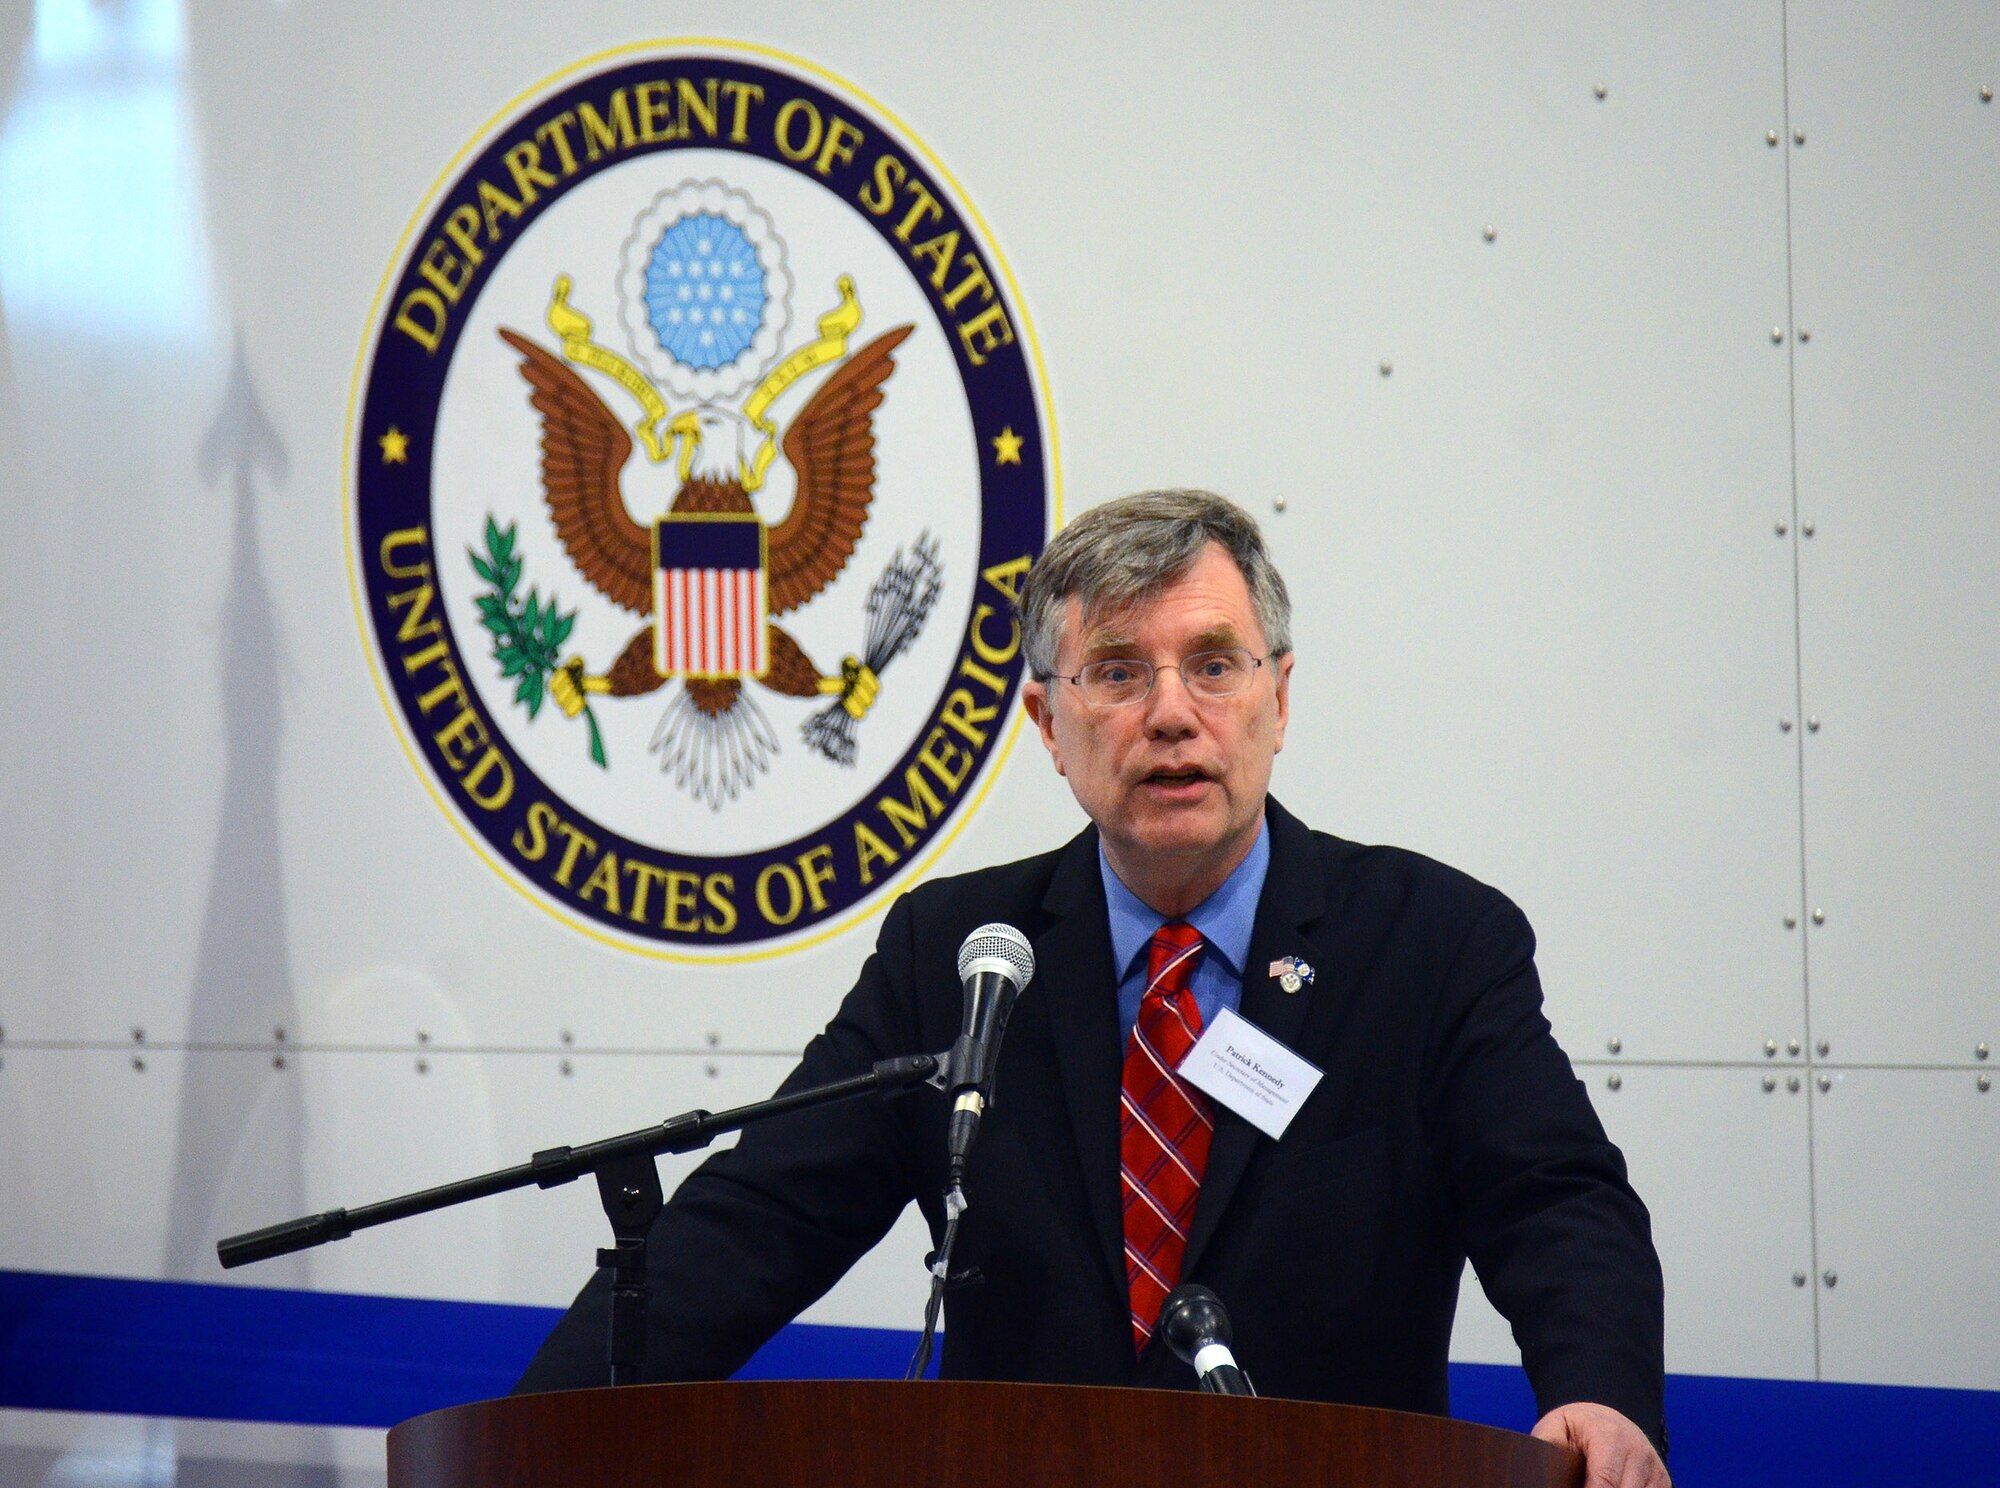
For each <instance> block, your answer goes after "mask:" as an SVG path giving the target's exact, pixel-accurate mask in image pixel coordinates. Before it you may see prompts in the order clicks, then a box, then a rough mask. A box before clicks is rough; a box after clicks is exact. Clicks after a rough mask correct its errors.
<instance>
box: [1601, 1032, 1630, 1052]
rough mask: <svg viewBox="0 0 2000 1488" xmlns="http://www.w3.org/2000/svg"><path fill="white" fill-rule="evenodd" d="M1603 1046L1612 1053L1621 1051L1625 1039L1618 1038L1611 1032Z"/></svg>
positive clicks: (1623, 1047) (1622, 1050)
mask: <svg viewBox="0 0 2000 1488" xmlns="http://www.w3.org/2000/svg"><path fill="white" fill-rule="evenodd" d="M1604 1047H1605V1048H1607V1049H1609V1050H1610V1051H1611V1052H1612V1053H1613V1054H1619V1053H1623V1052H1624V1049H1625V1040H1623V1039H1622V1038H1619V1037H1618V1036H1617V1035H1616V1034H1613V1035H1612V1036H1611V1037H1610V1038H1608V1039H1606V1040H1605V1041H1604Z"/></svg>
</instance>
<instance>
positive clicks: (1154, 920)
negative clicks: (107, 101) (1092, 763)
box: [1097, 822, 1271, 1049]
mask: <svg viewBox="0 0 2000 1488" xmlns="http://www.w3.org/2000/svg"><path fill="white" fill-rule="evenodd" d="M1270 866H1271V827H1270V823H1268V822H1264V823H1261V824H1260V825H1259V826H1258V829H1257V841H1256V843H1255V845H1253V846H1252V847H1251V849H1250V852H1249V855H1248V856H1246V857H1245V858H1244V859H1243V861H1242V862H1240V863H1238V864H1237V865H1236V870H1235V872H1233V873H1231V874H1230V875H1229V877H1227V878H1226V879H1224V880H1223V881H1222V886H1221V887H1220V888H1218V889H1217V890H1216V891H1215V892H1214V893H1213V894H1210V895H1209V896H1208V897H1207V898H1206V899H1204V900H1202V901H1201V903H1200V904H1198V905H1196V906H1195V907H1194V908H1193V909H1192V910H1190V911H1189V912H1188V913H1187V914H1186V915H1185V916H1184V918H1185V919H1186V920H1187V922H1188V923H1189V924H1190V925H1192V926H1194V928H1195V929H1196V930H1198V931H1200V932H1201V938H1202V939H1203V940H1205V941H1207V942H1208V948H1207V949H1206V950H1204V951H1203V952H1202V953H1201V959H1200V960H1198V961H1197V962H1195V967H1194V981H1193V987H1192V990H1193V992H1194V1001H1195V1006H1196V1007H1198V1008H1200V1009H1201V1026H1202V1027H1204V1028H1206V1027H1208V1025H1209V1024H1210V1022H1212V1021H1213V1020H1214V1018H1215V1014H1216V1011H1217V1009H1219V1008H1228V1009H1229V1010H1230V1011H1231V1012H1234V1011H1236V1009H1237V1008H1238V1007H1239V1006H1240V1005H1241V1003H1242V1001H1243V976H1244V966H1243V960H1244V958H1245V957H1246V956H1248V955H1249V954H1250V932H1251V930H1253V929H1254V928H1255V927H1256V924H1257V901H1258V900H1259V899H1260V898H1262V897H1263V894H1264V873H1265V870H1267V869H1268V868H1269V867H1270ZM1097 867H1098V871H1099V872H1100V873H1102V874H1103V875H1104V902H1105V904H1106V905H1107V907H1108V908H1109V909H1110V913H1111V957H1112V964H1113V965H1115V966H1116V967H1117V968H1118V1047H1119V1048H1120V1049H1124V1048H1126V1047H1127V1046H1129V1045H1130V1044H1131V1042H1132V1025H1133V1024H1135V1023H1137V1022H1138V1021H1139V999H1140V998H1142V997H1144V996H1145V995H1146V947H1147V945H1148V944H1150V943H1151V941H1152V939H1153V936H1154V934H1155V933H1156V932H1157V931H1158V930H1159V928H1160V926H1162V925H1164V924H1166V919H1165V917H1164V916H1162V915H1161V914H1160V913H1159V912H1158V911H1157V910H1154V909H1152V908H1151V907H1149V906H1148V905H1147V904H1146V902H1145V901H1144V900H1142V899H1141V898H1140V897H1139V896H1138V895H1137V894H1135V893H1133V892H1132V891H1131V890H1130V889H1128V888H1126V887H1125V883H1124V880H1122V879H1120V878H1119V877H1118V875H1117V874H1116V873H1114V872H1112V870H1111V863H1110V861H1109V860H1108V859H1107V858H1106V857H1105V856H1104V844H1103V842H1102V841H1100V842H1099V843H1098V844H1097Z"/></svg>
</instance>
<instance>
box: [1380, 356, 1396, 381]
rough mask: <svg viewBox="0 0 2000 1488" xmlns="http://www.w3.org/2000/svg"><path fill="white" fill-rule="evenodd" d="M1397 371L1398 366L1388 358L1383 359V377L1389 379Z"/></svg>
mask: <svg viewBox="0 0 2000 1488" xmlns="http://www.w3.org/2000/svg"><path fill="white" fill-rule="evenodd" d="M1395 370H1396V364H1395V363H1394V362H1392V361H1390V360H1389V359H1388V358H1387V357H1384V358H1383V359H1382V375H1383V376H1384V377H1387V376H1388V375H1389V374H1390V373H1391V372H1393V371H1395Z"/></svg>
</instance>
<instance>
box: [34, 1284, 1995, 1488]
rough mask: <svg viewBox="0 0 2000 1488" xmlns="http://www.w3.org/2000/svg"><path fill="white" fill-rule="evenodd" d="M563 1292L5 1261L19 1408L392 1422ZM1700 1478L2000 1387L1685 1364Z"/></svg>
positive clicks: (1470, 1367)
mask: <svg viewBox="0 0 2000 1488" xmlns="http://www.w3.org/2000/svg"><path fill="white" fill-rule="evenodd" d="M557 1316H558V1314H557V1312H556V1311H555V1310H554V1309H552V1308H545V1307H509V1306H503V1305H499V1304H487V1303H470V1302H438V1301H426V1300H422V1299H414V1298H402V1297H363V1296H349V1295H345V1294H341V1293H332V1292H294V1291H276V1290H270V1289H265V1288H256V1287H233V1286H214V1285H205V1284H197V1283H190V1282H171V1281H125V1280H117V1279H114V1278H110V1277H100V1276H61V1275H50V1274H46V1273H41V1272H30V1271H0V1406H11V1407H16V1408H21V1409H30V1410H74V1411H97V1412H111V1413H119V1414H132V1415H147V1416H206V1417H213V1418H220V1419H224V1420H241V1421H287V1422H298V1423H304V1424H308V1425H324V1426H390V1425H393V1424H395V1423H396V1422H397V1421H400V1420H403V1419H404V1418H406V1417H408V1416H413V1415H418V1414H420V1413H422V1412H424V1411H427V1410H435V1409H437V1408H438V1407H440V1406H446V1405H456V1404H459V1403H461V1402H463V1401H467V1400H480V1399H485V1398H488V1397H490V1396H494V1395H503V1394H505V1393H506V1392H507V1391H508V1389H510V1388H511V1387H512V1385H513V1383H514V1380H515V1378H516V1377H517V1376H518V1375H519V1374H520V1372H521V1369H522V1367H523V1366H524V1365H525V1364H526V1363H527V1361H528V1357H529V1356H530V1355H531V1354H532V1353H533V1352H534V1351H535V1347H536V1345H537V1344H539V1343H540V1342H541V1340H542V1337H543V1336H544V1335H545V1334H546V1333H547V1332H548V1330H549V1328H550V1326H551V1325H552V1324H553V1323H554V1322H555V1319H556V1317H557ZM915 1342H916V1335H915V1333H914V1332H903V1331H901V1330H897V1329H888V1328H832V1327H818V1326H812V1325H809V1324H794V1325H792V1326H791V1327H789V1328H786V1329H785V1330H784V1331H783V1332H781V1333H780V1334H779V1335H778V1336H777V1337H776V1338H774V1339H773V1340H772V1341H771V1342H770V1343H769V1344H768V1345H766V1346H765V1348H764V1349H763V1350H762V1351H761V1352H760V1353H759V1354H758V1355H757V1357H756V1358H754V1359H752V1360H751V1361H750V1363H749V1364H748V1365H746V1366H745V1367H744V1369H743V1370H742V1372H741V1373H740V1374H739V1375H738V1378H740V1379H893V1378H898V1377H900V1376H901V1374H902V1372H903V1367H904V1365H905V1363H906V1362H907V1361H908V1359H909V1356H910V1351H911V1349H912V1347H913V1346H914V1344H915ZM1451 1384H1452V1400H1453V1405H1454V1408H1455V1411H1456V1414H1458V1415H1459V1416H1460V1417H1462V1418H1463V1419H1466V1420H1470V1421H1483V1422H1486V1423H1488V1424H1490V1425H1495V1426H1507V1427H1511V1428H1513V1429H1515V1430H1520V1431H1525V1430H1527V1429H1528V1427H1529V1426H1531V1425H1532V1424H1533V1423H1534V1418H1535V1410H1534V1400H1533V1397H1532V1396H1531V1395H1530V1394H1529V1391H1528V1385H1527V1379H1526V1377H1525V1376H1524V1375H1523V1374H1522V1372H1521V1371H1520V1370H1519V1369H1517V1368H1512V1367H1509V1366H1503V1365H1495V1364H1454V1365H1453V1366H1452V1371H1451ZM1667 1421H1668V1425H1669V1429H1670V1430H1671V1431H1672V1433H1673V1447H1674V1451H1673V1462H1672V1466H1673V1469H1674V1476H1675V1477H1676V1479H1678V1480H1679V1481H1681V1482H1683V1483H1688V1484H1701V1485H1717V1488H1735V1485H1739V1484H1740V1485H1744V1488H1749V1485H1769V1484H1780V1483H1797V1484H1800V1485H1810V1488H1841V1485H1846V1484H1854V1485H1867V1488H1880V1485H1883V1484H1893V1483H1915V1482H1931V1481H1957V1482H1977V1481H1982V1480H1990V1479H1986V1478H1985V1477H1984V1475H1985V1474H1988V1473H1990V1472H1991V1471H1992V1463H1993V1450H1992V1443H1993V1442H1995V1441H1996V1440H2000V1392H1996V1391H1982V1390H1918V1389H1905V1388H1900V1387H1893V1386H1886V1385H1822V1384H1809V1383H1801V1382H1797V1381H1790V1380H1746V1379H1724V1378H1714V1377H1709V1376H1703V1375H1673V1376H1670V1377H1669V1378H1668V1380H1667Z"/></svg>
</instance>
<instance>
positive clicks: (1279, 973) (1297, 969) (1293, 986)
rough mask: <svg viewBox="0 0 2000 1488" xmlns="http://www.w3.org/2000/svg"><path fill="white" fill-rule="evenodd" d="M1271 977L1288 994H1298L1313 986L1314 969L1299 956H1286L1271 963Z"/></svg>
mask: <svg viewBox="0 0 2000 1488" xmlns="http://www.w3.org/2000/svg"><path fill="white" fill-rule="evenodd" d="M1271 975H1272V976H1274V977H1276V978H1277V980H1278V985H1279V986H1280V987H1282V988H1284V989H1285V990H1286V991H1287V992H1296V991H1298V990H1299V988H1301V987H1309V986H1311V985H1312V979H1313V969H1312V967H1311V966H1310V965H1308V964H1307V963H1306V962H1304V961H1301V960H1300V959H1299V958H1298V957H1297V956H1286V957H1283V958H1282V959H1280V960H1277V961H1273V962H1272V963H1271Z"/></svg>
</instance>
